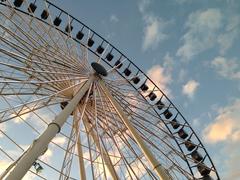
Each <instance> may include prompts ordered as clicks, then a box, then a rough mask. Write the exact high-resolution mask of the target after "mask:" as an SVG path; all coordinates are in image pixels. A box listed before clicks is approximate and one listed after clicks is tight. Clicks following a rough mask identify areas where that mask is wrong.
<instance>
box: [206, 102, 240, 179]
mask: <svg viewBox="0 0 240 180" xmlns="http://www.w3.org/2000/svg"><path fill="white" fill-rule="evenodd" d="M239 109H240V99H239V98H238V99H236V100H235V101H233V102H232V103H231V104H230V105H227V106H225V107H223V108H219V109H218V114H217V116H216V118H215V120H214V122H212V123H210V124H208V126H207V127H206V128H205V129H204V130H203V133H202V135H203V139H204V141H205V142H206V143H210V144H213V145H214V146H215V147H216V148H218V147H222V148H219V149H218V150H217V151H216V154H215V156H213V157H215V162H218V164H217V167H219V168H220V167H221V169H222V170H224V171H223V172H222V179H231V180H238V179H239V177H240V168H239V161H240V154H239V152H240V124H239V119H240V111H239ZM219 145H223V146H219Z"/></svg>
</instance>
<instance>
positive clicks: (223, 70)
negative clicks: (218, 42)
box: [211, 56, 240, 79]
mask: <svg viewBox="0 0 240 180" xmlns="http://www.w3.org/2000/svg"><path fill="white" fill-rule="evenodd" d="M211 65H212V67H213V68H214V69H215V70H216V71H217V73H218V74H219V75H221V76H222V77H224V78H227V79H240V62H239V60H238V61H237V60H236V59H226V58H225V57H221V56H219V57H216V58H215V59H214V60H212V62H211Z"/></svg>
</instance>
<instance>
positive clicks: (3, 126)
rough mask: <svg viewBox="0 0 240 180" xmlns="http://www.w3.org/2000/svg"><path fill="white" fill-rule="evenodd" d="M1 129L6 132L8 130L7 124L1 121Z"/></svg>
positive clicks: (1, 135) (0, 135)
mask: <svg viewBox="0 0 240 180" xmlns="http://www.w3.org/2000/svg"><path fill="white" fill-rule="evenodd" d="M0 129H1V130H2V131H3V132H5V131H6V130H7V126H6V124H5V123H0ZM1 137H3V134H2V133H1V132H0V138H1Z"/></svg>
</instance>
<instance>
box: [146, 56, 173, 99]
mask: <svg viewBox="0 0 240 180" xmlns="http://www.w3.org/2000/svg"><path fill="white" fill-rule="evenodd" d="M163 61H164V62H163V65H162V66H161V65H154V66H152V67H151V68H150V69H149V70H148V71H147V76H148V77H149V78H150V79H151V80H152V81H153V82H154V83H155V84H156V85H157V86H158V87H159V88H160V89H161V90H162V91H163V92H164V93H165V94H166V95H167V96H171V90H170V89H169V87H168V86H169V85H170V84H171V83H172V75H171V74H172V70H173V58H172V57H171V56H170V55H169V53H166V55H165V56H164V57H163ZM147 85H148V87H149V89H153V87H154V86H153V84H152V83H147ZM157 95H158V94H157Z"/></svg>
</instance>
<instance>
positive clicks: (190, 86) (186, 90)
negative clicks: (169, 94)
mask: <svg viewBox="0 0 240 180" xmlns="http://www.w3.org/2000/svg"><path fill="white" fill-rule="evenodd" d="M199 85H200V84H199V82H197V81H195V80H190V81H188V82H187V83H186V84H185V85H183V87H182V93H183V94H185V95H186V96H188V97H189V98H193V96H194V94H195V92H196V91H197V88H198V87H199Z"/></svg>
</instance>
